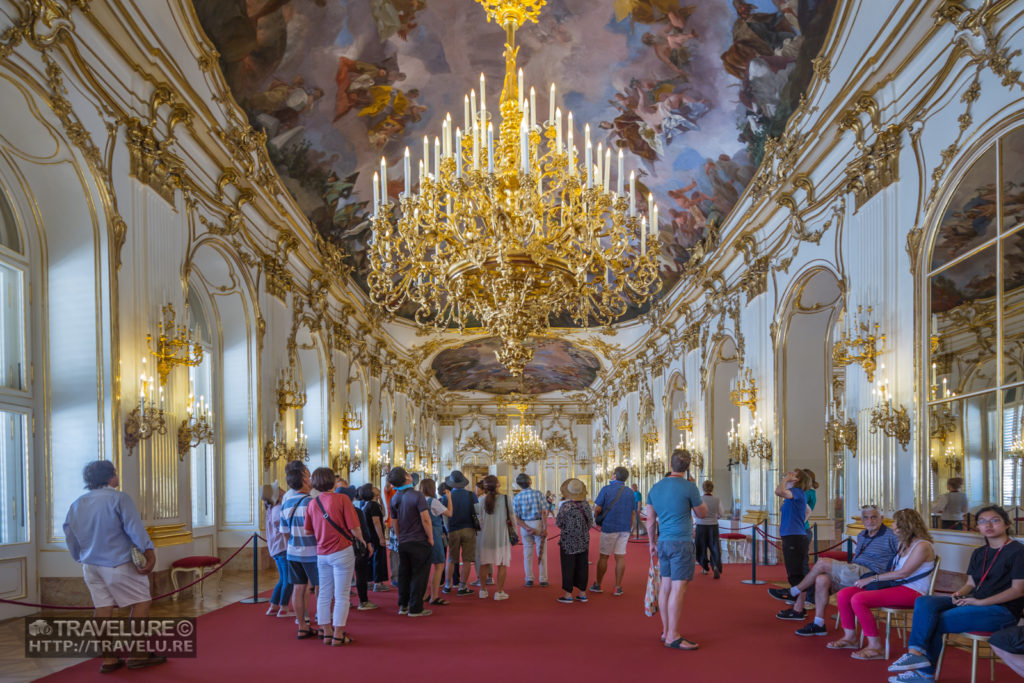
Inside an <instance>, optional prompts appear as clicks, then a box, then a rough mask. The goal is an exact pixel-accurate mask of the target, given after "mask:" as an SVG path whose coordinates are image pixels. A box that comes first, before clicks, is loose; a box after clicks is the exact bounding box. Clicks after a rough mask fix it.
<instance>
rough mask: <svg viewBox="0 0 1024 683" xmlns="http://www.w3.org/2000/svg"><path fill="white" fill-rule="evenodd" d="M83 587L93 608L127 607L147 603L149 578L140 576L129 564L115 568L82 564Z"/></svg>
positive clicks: (144, 575) (131, 564) (143, 575)
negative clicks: (90, 596)
mask: <svg viewBox="0 0 1024 683" xmlns="http://www.w3.org/2000/svg"><path fill="white" fill-rule="evenodd" d="M82 573H83V574H85V585H86V586H87V587H88V588H89V594H90V595H92V604H93V606H94V607H114V606H117V607H127V606H129V605H137V604H138V603H140V602H149V600H150V593H149V576H148V575H146V574H140V573H139V572H138V571H136V569H135V565H134V564H133V563H131V562H125V563H124V564H119V565H117V566H116V567H101V566H99V565H95V564H83V565H82Z"/></svg>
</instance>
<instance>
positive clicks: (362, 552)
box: [316, 494, 370, 560]
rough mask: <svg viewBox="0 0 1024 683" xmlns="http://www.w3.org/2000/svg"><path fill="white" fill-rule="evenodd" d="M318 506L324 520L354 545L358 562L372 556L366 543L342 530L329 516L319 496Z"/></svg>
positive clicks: (317, 499) (353, 548) (353, 550)
mask: <svg viewBox="0 0 1024 683" xmlns="http://www.w3.org/2000/svg"><path fill="white" fill-rule="evenodd" d="M338 495H342V494H338ZM316 504H317V505H318V506H319V507H320V512H322V513H323V515H324V519H326V520H327V522H328V523H329V524H330V525H331V526H333V527H334V530H335V531H337V532H338V533H339V534H341V535H342V536H344V537H345V538H346V539H348V542H349V543H351V544H352V552H353V553H355V555H356V559H357V560H365V559H366V558H367V557H369V556H370V550H369V549H368V548H367V547H366V544H365V543H363V542H362V541H361V540H359V539H358V538H356V537H354V536H353V535H352V534H350V533H349V532H347V531H345V530H344V529H342V528H341V527H340V526H338V525H337V524H336V523H335V522H334V520H333V519H331V516H330V515H328V514H327V510H325V509H324V504H323V503H322V502H321V501H320V497H319V496H317V498H316Z"/></svg>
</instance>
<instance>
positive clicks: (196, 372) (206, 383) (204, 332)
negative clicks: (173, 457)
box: [188, 296, 218, 529]
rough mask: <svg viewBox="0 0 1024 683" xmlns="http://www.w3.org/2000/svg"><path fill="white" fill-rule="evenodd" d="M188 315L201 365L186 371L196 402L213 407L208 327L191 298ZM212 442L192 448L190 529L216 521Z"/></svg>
mask: <svg viewBox="0 0 1024 683" xmlns="http://www.w3.org/2000/svg"><path fill="white" fill-rule="evenodd" d="M189 315H190V316H191V324H192V325H194V326H195V330H196V334H197V335H198V336H199V338H200V340H201V342H202V345H203V362H202V363H200V364H199V365H197V366H195V367H191V368H189V373H188V379H189V388H190V389H191V391H192V393H193V395H194V396H195V399H196V401H197V402H198V401H199V400H200V397H202V400H203V401H205V403H206V405H207V406H213V405H215V403H214V392H213V343H212V341H211V340H212V336H211V334H210V326H209V324H208V321H207V319H206V316H205V314H204V312H203V308H202V306H200V305H199V302H198V301H197V300H196V298H195V297H192V296H190V297H189ZM217 420H218V415H217V411H214V414H213V424H214V430H216V429H217ZM215 454H216V442H215V443H212V444H210V443H206V442H203V443H201V444H199V445H198V446H195V447H194V448H192V459H191V460H192V462H191V464H190V468H189V470H190V472H189V476H190V480H191V487H190V488H191V490H192V528H193V529H195V528H200V527H205V526H212V525H213V524H214V522H215V521H216V512H215V507H214V501H215V500H216V498H215V495H214V494H215V492H216V491H215V482H216V478H215V463H216V455H215Z"/></svg>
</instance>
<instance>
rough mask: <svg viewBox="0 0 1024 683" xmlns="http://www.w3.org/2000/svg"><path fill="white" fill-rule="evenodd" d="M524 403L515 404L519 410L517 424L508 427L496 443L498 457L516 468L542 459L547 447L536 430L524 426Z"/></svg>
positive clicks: (524, 466) (544, 456) (545, 454)
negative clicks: (500, 439) (502, 437)
mask: <svg viewBox="0 0 1024 683" xmlns="http://www.w3.org/2000/svg"><path fill="white" fill-rule="evenodd" d="M527 407H528V406H526V405H525V404H521V403H520V404H516V405H515V408H516V410H518V411H519V424H518V425H516V426H515V427H512V428H511V429H509V431H508V434H507V435H505V438H504V439H502V441H501V443H499V444H498V457H499V458H501V459H502V460H504V461H505V462H507V463H508V464H509V465H511V466H513V467H515V468H517V469H520V470H521V469H525V468H526V466H527V465H528V464H530V463H531V462H534V461H538V460H543V459H544V458H546V457H547V455H548V448H547V446H546V445H545V444H544V440H543V439H541V438H540V437H539V436H538V435H537V432H535V431H533V429H532V428H531V427H528V426H526V409H527Z"/></svg>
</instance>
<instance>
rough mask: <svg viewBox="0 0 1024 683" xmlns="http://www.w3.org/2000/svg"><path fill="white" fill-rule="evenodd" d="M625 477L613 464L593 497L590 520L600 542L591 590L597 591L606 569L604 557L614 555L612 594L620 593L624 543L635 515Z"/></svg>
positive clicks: (606, 559) (626, 477)
mask: <svg viewBox="0 0 1024 683" xmlns="http://www.w3.org/2000/svg"><path fill="white" fill-rule="evenodd" d="M628 478H629V470H627V469H626V468H625V467H616V468H615V470H614V471H613V472H612V480H611V481H610V482H608V484H607V485H605V487H604V488H602V489H601V490H600V491H599V492H598V494H597V499H596V500H594V506H595V507H594V521H595V522H597V526H598V527H600V529H601V542H600V543H601V545H600V550H599V556H598V559H597V575H596V576H595V577H594V585H593V586H591V587H590V592H591V593H600V592H601V580H602V579H603V578H604V573H605V572H606V571H607V570H608V556H609V555H615V591H614V592H613V593H612V595H622V578H623V577H624V576H625V575H626V544H627V543H628V542H629V531H630V529H632V528H633V517H634V515H635V514H636V502H635V501H636V499H635V498H634V497H633V492H632V491H631V490H629V489H628V487H627V486H626V479H628Z"/></svg>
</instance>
